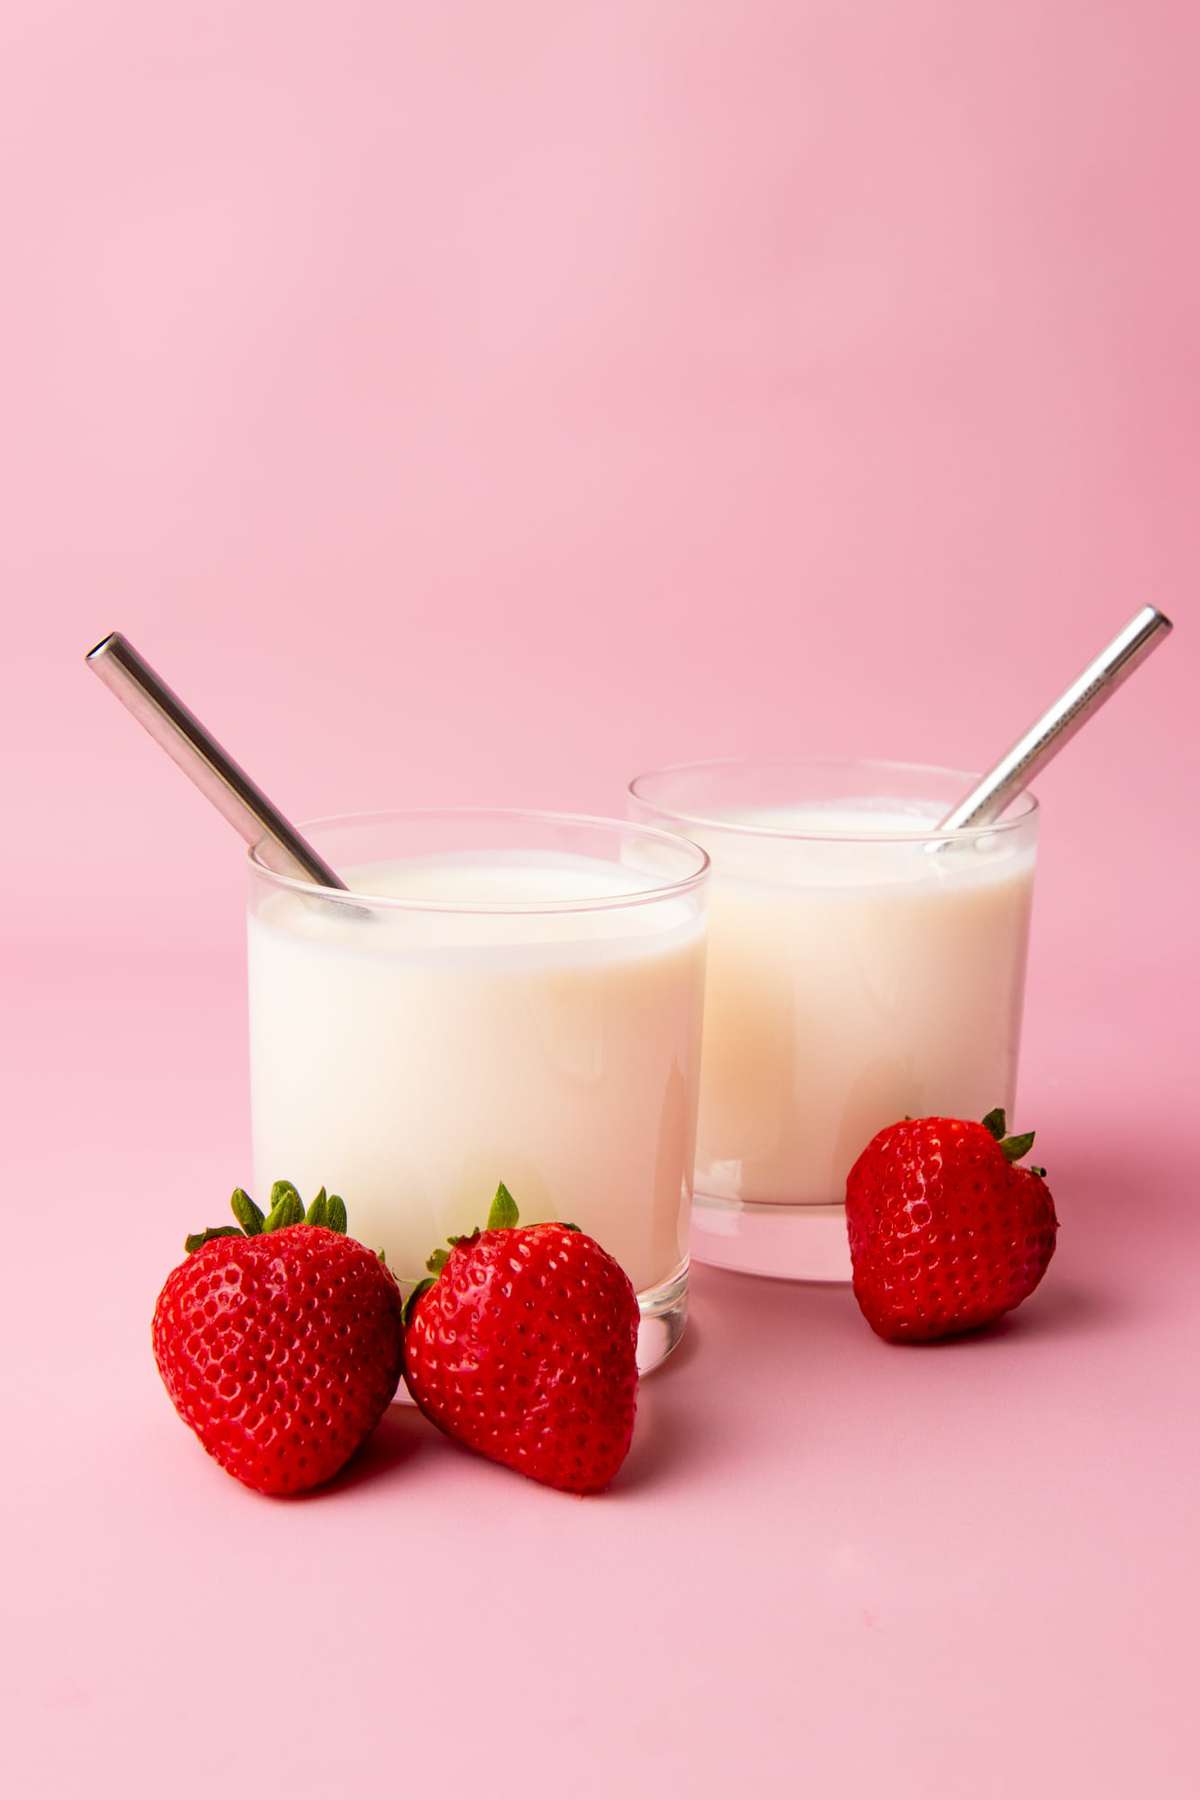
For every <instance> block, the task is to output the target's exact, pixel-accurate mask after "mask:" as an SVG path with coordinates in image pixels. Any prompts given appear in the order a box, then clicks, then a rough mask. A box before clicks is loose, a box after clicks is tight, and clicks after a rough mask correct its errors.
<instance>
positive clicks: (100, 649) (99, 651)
mask: <svg viewBox="0 0 1200 1800" xmlns="http://www.w3.org/2000/svg"><path fill="white" fill-rule="evenodd" d="M120 641H121V633H120V632H119V631H108V632H106V633H105V635H104V636H103V637H102V638H101V639H100V642H99V643H98V644H93V645H92V647H91V649H90V650H89V651H88V652H87V654H86V655H85V657H84V659H83V660H84V662H94V661H95V660H96V658H97V657H98V656H103V654H104V652H105V651H106V650H109V649H111V648H112V646H113V645H114V644H118V643H120Z"/></svg>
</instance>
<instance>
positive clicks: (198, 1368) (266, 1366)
mask: <svg viewBox="0 0 1200 1800" xmlns="http://www.w3.org/2000/svg"><path fill="white" fill-rule="evenodd" d="M271 1200H272V1208H271V1212H270V1213H269V1215H268V1216H267V1217H266V1218H265V1219H264V1217H263V1215H262V1213H261V1212H260V1211H259V1209H258V1207H257V1206H255V1204H254V1202H253V1200H251V1198H250V1196H249V1195H248V1194H246V1193H244V1192H243V1191H242V1189H241V1188H237V1189H235V1191H234V1195H233V1211H234V1215H235V1217H236V1218H237V1219H238V1220H239V1221H240V1222H241V1225H242V1226H243V1228H244V1230H238V1229H237V1228H236V1227H235V1226H231V1225H224V1226H220V1227H218V1228H217V1229H215V1230H213V1231H205V1232H201V1233H199V1234H198V1235H197V1236H196V1237H190V1238H188V1240H187V1246H186V1248H187V1251H188V1257H187V1261H186V1262H182V1263H180V1265H179V1267H178V1268H177V1269H174V1270H172V1272H171V1274H170V1275H168V1277H167V1280H166V1283H165V1285H164V1287H163V1290H162V1293H161V1294H160V1295H159V1296H158V1305H157V1306H156V1307H155V1309H154V1356H155V1361H156V1362H157V1363H158V1372H159V1374H160V1375H161V1376H162V1378H163V1381H164V1383H165V1384H166V1389H167V1392H168V1394H170V1396H171V1399H172V1400H173V1401H174V1403H175V1410H176V1411H177V1412H178V1414H179V1416H180V1418H181V1419H183V1421H184V1423H185V1424H188V1425H190V1426H191V1428H192V1430H193V1431H194V1432H195V1433H196V1436H197V1437H198V1438H199V1439H200V1442H201V1443H202V1444H203V1445H204V1448H205V1449H206V1450H207V1451H208V1452H209V1454H210V1456H215V1457H216V1459H217V1461H218V1462H219V1463H220V1465H221V1467H222V1468H223V1469H227V1470H228V1471H229V1473H230V1474H231V1475H236V1476H237V1478H238V1480H239V1481H244V1482H245V1483H246V1485H247V1487H252V1488H257V1489H258V1490H259V1492H260V1493H264V1494H295V1493H298V1492H299V1491H300V1490H301V1489H302V1488H310V1487H316V1486H317V1485H318V1484H319V1483H320V1482H322V1481H328V1480H329V1478H330V1476H331V1475H336V1474H337V1472H338V1470H339V1469H340V1468H341V1467H342V1465H343V1463H345V1462H347V1461H348V1460H349V1459H350V1457H352V1456H353V1455H354V1452H355V1451H356V1450H357V1449H358V1447H359V1445H360V1444H362V1443H364V1442H365V1441H366V1439H367V1438H368V1437H369V1436H370V1435H371V1433H372V1432H373V1431H374V1429H375V1427H376V1425H378V1423H379V1421H380V1419H381V1418H382V1417H383V1414H384V1412H385V1411H386V1410H387V1406H388V1402H389V1401H390V1400H391V1398H392V1395H393V1394H394V1393H395V1391H396V1384H397V1382H398V1381H399V1379H400V1369H401V1364H402V1361H403V1324H402V1319H401V1310H402V1309H401V1301H400V1290H399V1288H398V1287H397V1286H396V1282H395V1278H394V1276H392V1275H391V1273H390V1272H389V1271H388V1270H387V1269H386V1268H385V1267H384V1265H383V1263H382V1262H381V1260H380V1258H379V1257H378V1256H376V1255H375V1254H374V1252H373V1251H371V1250H367V1249H364V1247H363V1246H362V1244H358V1243H355V1241H354V1239H353V1238H349V1237H347V1236H346V1235H345V1233H346V1208H345V1204H344V1203H343V1201H342V1200H341V1199H339V1197H338V1196H337V1195H336V1194H334V1195H331V1196H330V1197H329V1198H328V1199H326V1196H325V1189H324V1188H322V1189H321V1191H320V1193H319V1194H318V1195H317V1197H316V1199H315V1200H314V1201H313V1203H312V1205H311V1206H310V1207H309V1209H308V1213H307V1217H306V1215H305V1211H304V1204H303V1202H302V1201H301V1199H300V1196H299V1194H298V1193H297V1192H296V1190H295V1188H294V1187H293V1186H292V1185H291V1183H290V1182H287V1181H277V1182H276V1183H275V1186H274V1188H273V1189H272V1190H271Z"/></svg>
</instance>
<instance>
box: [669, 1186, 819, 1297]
mask: <svg viewBox="0 0 1200 1800" xmlns="http://www.w3.org/2000/svg"><path fill="white" fill-rule="evenodd" d="M692 1259H693V1261H695V1262H702V1263H711V1264H712V1265H713V1266H714V1267H715V1268H718V1269H738V1270H740V1271H741V1273H742V1274H743V1275H772V1276H774V1277H775V1278H776V1279H777V1280H780V1281H849V1279H850V1244H849V1241H848V1239H847V1237H846V1209H845V1207H844V1206H840V1205H839V1206H756V1205H755V1204H754V1203H753V1202H751V1201H740V1200H718V1199H715V1198H714V1197H713V1196H712V1195H710V1194H697V1195H696V1197H695V1202H694V1204H693V1207H692Z"/></svg>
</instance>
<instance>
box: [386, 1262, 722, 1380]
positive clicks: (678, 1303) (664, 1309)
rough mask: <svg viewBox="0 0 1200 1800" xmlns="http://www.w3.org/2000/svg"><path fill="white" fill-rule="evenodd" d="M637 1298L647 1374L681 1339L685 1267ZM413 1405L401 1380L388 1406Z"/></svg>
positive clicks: (640, 1357)
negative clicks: (390, 1404)
mask: <svg viewBox="0 0 1200 1800" xmlns="http://www.w3.org/2000/svg"><path fill="white" fill-rule="evenodd" d="M637 1298H638V1310H639V1311H640V1312H641V1315H642V1320H641V1324H640V1325H639V1326H638V1346H637V1364H638V1373H639V1375H648V1374H649V1373H650V1371H651V1369H657V1368H658V1366H659V1364H660V1363H664V1362H666V1360H667V1358H668V1356H670V1354H671V1352H672V1350H674V1348H675V1346H676V1345H677V1344H678V1342H679V1340H680V1338H681V1337H682V1336H683V1332H684V1327H685V1326H686V1324H687V1315H688V1266H687V1264H686V1263H680V1265H679V1267H678V1268H677V1269H676V1271H675V1273H674V1274H673V1275H668V1277H667V1279H666V1280H665V1281H660V1282H659V1284H658V1286H657V1287H654V1288H647V1289H646V1290H645V1292H644V1293H641V1294H639V1295H638V1297H637ZM415 1404H416V1403H415V1401H414V1400H413V1397H412V1395H411V1394H410V1393H409V1391H408V1389H407V1387H406V1386H405V1385H404V1381H403V1378H402V1379H401V1382H400V1386H399V1387H398V1388H397V1389H396V1392H395V1394H394V1395H393V1396H392V1405H393V1406H413V1405H415Z"/></svg>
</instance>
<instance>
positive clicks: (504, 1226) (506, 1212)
mask: <svg viewBox="0 0 1200 1800" xmlns="http://www.w3.org/2000/svg"><path fill="white" fill-rule="evenodd" d="M520 1216H521V1215H520V1213H519V1212H518V1211H517V1203H516V1201H515V1200H514V1199H513V1197H512V1195H511V1194H510V1193H509V1191H508V1189H507V1188H506V1187H505V1185H504V1183H503V1182H501V1183H500V1186H499V1187H498V1188H497V1189H496V1197H495V1199H494V1200H493V1201H492V1208H491V1211H490V1212H489V1213H488V1221H487V1228H488V1230H489V1231H511V1230H512V1228H513V1226H514V1225H515V1224H516V1223H517V1220H518V1219H519V1218H520Z"/></svg>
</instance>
